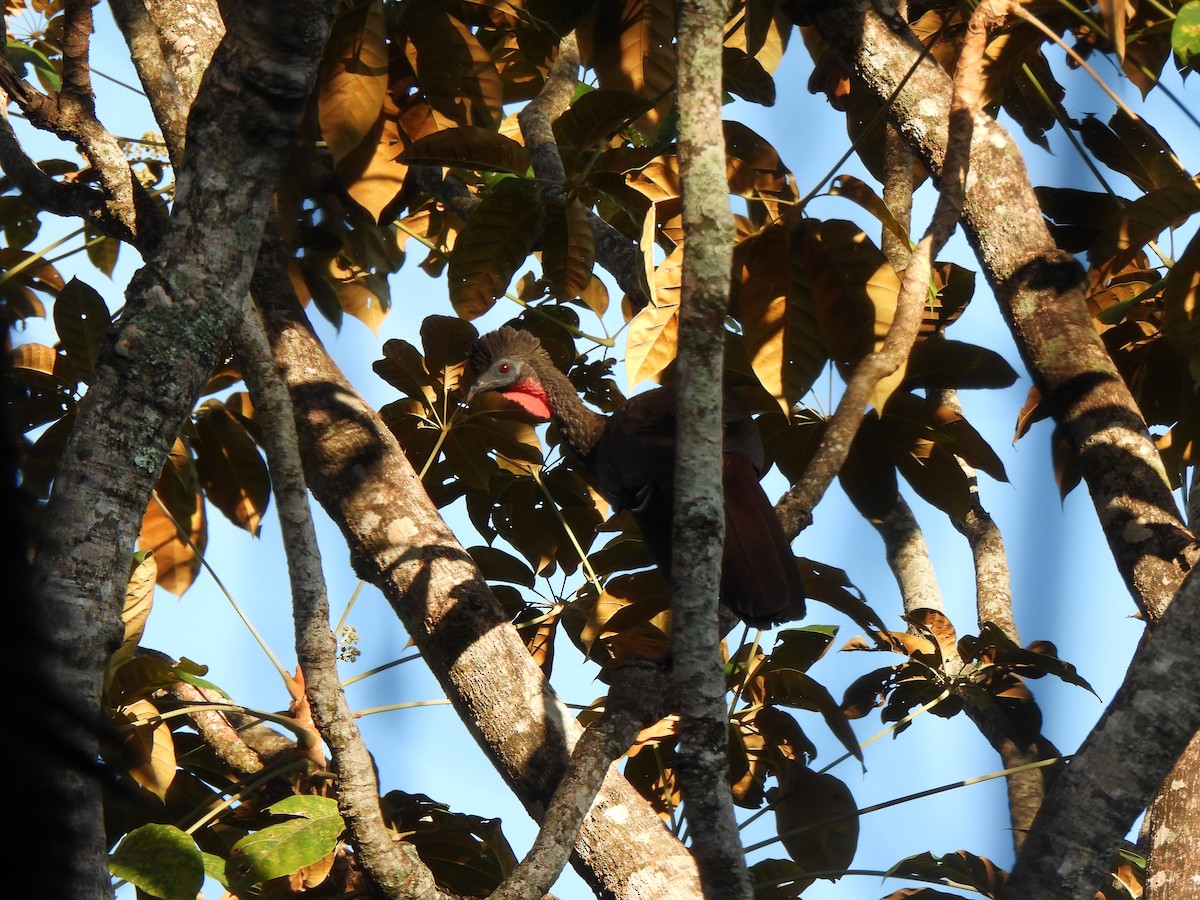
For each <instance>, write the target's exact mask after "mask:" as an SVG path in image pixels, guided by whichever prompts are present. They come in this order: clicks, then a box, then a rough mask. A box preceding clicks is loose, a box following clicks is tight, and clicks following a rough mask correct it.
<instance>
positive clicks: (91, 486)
mask: <svg viewBox="0 0 1200 900" xmlns="http://www.w3.org/2000/svg"><path fill="white" fill-rule="evenodd" d="M334 6H335V4H334V3H333V2H331V0H325V2H316V0H312V2H302V3H296V4H292V5H290V6H288V7H287V8H286V10H283V11H281V10H279V9H277V8H275V7H271V8H270V10H269V11H267V10H264V8H263V7H260V6H258V5H254V4H251V5H249V6H247V7H244V8H243V10H242V14H241V15H240V16H239V17H238V18H237V19H236V20H235V22H234V26H233V27H231V29H230V36H229V39H228V40H227V41H226V43H225V44H224V45H222V51H221V52H219V53H218V54H217V58H216V60H215V61H214V64H213V74H212V78H211V80H210V83H208V84H207V85H206V86H205V90H203V91H202V92H201V95H200V97H199V98H198V100H197V105H196V110H195V115H194V116H193V120H192V133H191V143H190V146H189V152H188V155H187V157H186V158H185V160H184V163H183V166H182V167H181V169H180V172H179V177H178V185H179V189H178V194H177V199H176V202H175V207H174V211H173V214H172V217H171V220H170V222H169V223H168V225H167V230H166V232H165V234H164V236H163V238H162V240H161V241H160V242H159V243H158V245H157V246H156V247H155V249H154V251H153V252H152V253H150V254H148V257H147V264H146V266H145V268H143V269H142V270H141V271H140V272H139V273H138V275H137V276H136V277H135V278H134V280H133V282H132V284H131V285H130V288H129V291H128V293H127V300H128V302H127V305H126V309H125V313H124V315H123V317H122V320H121V321H122V324H121V328H120V329H119V331H118V332H117V333H116V334H115V335H113V337H112V339H110V340H109V342H108V343H107V345H106V347H105V349H104V352H103V353H102V356H101V359H100V363H99V365H98V367H97V371H96V374H95V377H94V379H93V381H92V383H91V385H90V387H89V390H88V394H87V398H86V400H85V401H84V403H83V404H82V406H81V411H80V416H79V419H78V422H77V424H76V426H75V429H74V431H73V433H72V436H71V439H70V441H69V442H68V444H67V447H66V449H65V451H64V454H63V458H62V463H61V466H60V469H59V473H58V477H57V479H56V481H55V485H54V492H53V494H52V496H51V498H50V501H49V506H48V508H47V510H46V516H45V519H44V522H45V527H44V529H43V531H42V533H41V534H40V535H39V542H38V556H37V560H36V568H35V572H34V576H35V589H36V591H37V592H38V594H39V596H40V599H41V603H42V614H43V623H42V628H43V630H44V633H45V634H47V635H50V636H52V639H53V642H54V643H53V647H52V650H53V653H52V655H51V657H50V659H49V660H48V664H47V665H48V671H47V672H46V673H45V674H46V677H47V682H48V685H49V689H50V690H51V691H52V692H53V694H54V695H55V696H57V697H59V698H62V699H63V701H64V703H69V705H70V708H71V712H72V713H74V715H73V716H70V717H68V718H67V720H65V721H63V722H62V723H61V726H60V727H61V729H62V733H63V734H64V735H65V736H66V738H67V739H68V741H69V742H70V743H71V744H72V745H74V746H75V747H76V748H77V749H78V751H79V753H81V754H82V756H83V758H85V759H91V758H94V757H95V756H96V750H97V746H96V741H97V736H96V732H95V730H94V729H93V727H92V726H91V723H94V722H95V721H96V716H97V713H98V710H99V708H100V707H99V700H100V688H101V676H102V673H103V670H104V665H105V662H106V660H107V657H108V654H109V652H110V651H111V650H112V649H113V648H115V646H116V645H117V644H118V643H119V642H120V639H121V635H122V633H123V629H122V623H121V609H122V607H123V604H124V597H125V583H126V581H127V579H128V574H129V559H130V553H131V552H132V547H133V539H134V537H135V536H136V535H137V533H138V523H139V521H140V518H141V515H142V512H143V511H144V510H145V507H146V503H147V500H148V498H149V496H150V491H151V488H152V487H153V485H154V481H155V479H156V478H157V476H158V472H159V469H160V468H161V466H162V464H163V461H164V460H165V459H166V455H167V451H168V449H169V447H170V446H171V442H172V441H173V440H174V438H175V435H176V433H177V432H178V429H179V427H180V425H181V424H182V422H183V420H184V418H185V417H186V416H187V415H188V413H189V412H190V410H191V408H192V405H193V403H194V402H195V399H196V397H197V396H198V394H199V392H200V388H201V386H202V385H203V384H204V381H205V379H206V378H207V377H208V374H209V371H210V370H211V368H212V365H213V363H214V361H215V360H216V358H217V351H218V348H220V347H221V345H222V343H223V341H224V339H225V336H226V334H227V333H228V330H229V326H230V325H231V324H232V322H233V321H234V320H235V319H236V316H237V312H238V310H239V309H240V298H241V297H242V296H243V295H244V293H245V291H246V288H247V283H248V278H249V272H250V269H251V268H252V265H253V263H252V261H253V257H254V253H255V251H256V250H257V246H258V240H259V237H260V235H261V229H262V223H263V221H264V219H265V216H266V212H267V208H268V205H269V201H270V198H271V195H272V193H273V191H274V186H275V183H276V181H277V179H278V176H279V171H280V169H281V168H282V165H283V162H284V160H285V159H286V154H285V152H284V151H285V149H286V148H288V147H289V146H290V144H291V142H292V141H293V140H294V137H295V133H296V128H297V126H298V124H299V121H300V116H301V113H302V111H303V108H304V104H305V101H306V99H307V97H308V94H309V91H310V90H311V85H312V83H313V81H314V80H315V76H316V64H317V60H318V58H319V55H320V51H321V48H322V46H323V45H324V41H325V35H326V33H327V31H328V27H329V22H330V20H331V16H332V10H333V7H334ZM83 723H87V724H83ZM64 778H66V779H67V782H66V784H67V790H68V791H69V792H70V794H71V798H72V800H71V803H70V804H69V810H70V815H71V827H72V830H73V832H74V833H75V835H76V838H77V843H76V846H77V848H78V853H76V854H73V855H72V857H71V860H70V865H72V867H73V868H72V870H71V880H72V884H73V891H72V896H75V897H79V898H86V897H93V896H95V897H99V896H106V895H107V894H108V892H109V878H108V868H107V863H106V858H105V850H106V843H105V837H104V833H103V816H102V814H101V807H100V797H99V789H100V786H99V782H98V780H97V779H95V778H94V777H93V776H92V773H90V772H82V771H71V772H65V773H64Z"/></svg>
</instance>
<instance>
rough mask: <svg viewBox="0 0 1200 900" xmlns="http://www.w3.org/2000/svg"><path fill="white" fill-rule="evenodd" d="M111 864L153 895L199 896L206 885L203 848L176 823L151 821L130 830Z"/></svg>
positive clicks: (117, 874)
mask: <svg viewBox="0 0 1200 900" xmlns="http://www.w3.org/2000/svg"><path fill="white" fill-rule="evenodd" d="M108 868H109V871H110V872H112V874H113V875H114V876H115V877H117V878H123V879H124V880H126V881H128V882H129V883H130V884H133V885H135V886H136V887H137V888H138V891H139V893H144V894H145V895H147V896H150V897H169V898H185V897H186V898H191V897H197V896H199V894H200V889H201V888H202V887H203V886H204V860H203V856H202V854H201V852H200V849H199V848H198V847H197V846H196V841H195V840H194V839H193V838H192V836H191V835H190V834H188V833H187V832H185V831H180V830H179V829H178V828H176V827H175V826H174V825H159V824H156V823H151V824H149V825H142V826H141V827H140V828H135V829H134V830H132V831H130V832H129V833H128V834H127V835H125V837H123V838H121V843H119V844H118V845H117V846H116V848H115V849H114V850H113V852H112V855H110V856H109V858H108Z"/></svg>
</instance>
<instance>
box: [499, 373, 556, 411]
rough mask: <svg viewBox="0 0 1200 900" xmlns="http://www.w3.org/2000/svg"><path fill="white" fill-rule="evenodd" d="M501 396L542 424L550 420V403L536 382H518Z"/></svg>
mask: <svg viewBox="0 0 1200 900" xmlns="http://www.w3.org/2000/svg"><path fill="white" fill-rule="evenodd" d="M501 396H502V397H504V398H505V399H507V400H511V401H512V402H513V403H515V404H517V405H518V406H519V407H521V409H523V410H525V411H526V412H527V413H529V414H530V415H531V416H536V417H537V418H538V419H541V420H542V421H543V422H548V421H549V420H550V402H549V400H547V398H546V391H545V389H544V388H543V387H542V386H541V385H540V384H538V383H537V382H536V381H532V380H529V379H525V380H524V381H518V382H517V383H516V384H514V385H513V386H512V387H510V388H509V389H508V390H506V391H502V392H501Z"/></svg>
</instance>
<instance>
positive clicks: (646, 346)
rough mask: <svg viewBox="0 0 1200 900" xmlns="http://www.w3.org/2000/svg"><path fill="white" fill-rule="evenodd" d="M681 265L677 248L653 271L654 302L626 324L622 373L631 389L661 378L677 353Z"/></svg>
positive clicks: (680, 255) (680, 254) (679, 251)
mask: <svg viewBox="0 0 1200 900" xmlns="http://www.w3.org/2000/svg"><path fill="white" fill-rule="evenodd" d="M682 265H683V248H682V247H680V248H679V249H678V250H676V251H675V252H674V253H672V254H671V255H670V256H668V257H667V258H666V259H664V260H663V261H662V262H661V263H660V264H659V266H658V268H657V269H655V270H654V294H655V302H654V303H651V304H648V305H647V306H645V307H643V308H642V310H641V312H639V313H638V314H637V315H636V316H634V317H633V321H632V322H630V323H629V338H628V340H627V342H626V347H625V372H626V377H627V378H628V379H629V384H630V385H631V386H636V385H638V384H640V383H641V382H643V381H645V380H646V379H648V378H654V377H656V376H658V375H660V374H661V373H662V372H663V371H664V370H665V369H666V368H667V366H668V365H670V364H671V362H672V361H673V360H674V359H675V356H676V354H677V353H678V349H679V288H680V277H681V272H682Z"/></svg>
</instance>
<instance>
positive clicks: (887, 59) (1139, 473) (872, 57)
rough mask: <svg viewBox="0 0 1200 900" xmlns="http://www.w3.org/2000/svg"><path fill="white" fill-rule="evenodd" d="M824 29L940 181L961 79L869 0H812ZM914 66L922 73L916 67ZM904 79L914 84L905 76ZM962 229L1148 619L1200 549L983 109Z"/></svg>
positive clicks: (1076, 277)
mask: <svg viewBox="0 0 1200 900" xmlns="http://www.w3.org/2000/svg"><path fill="white" fill-rule="evenodd" d="M811 6H812V8H813V25H814V26H815V27H816V28H817V30H818V31H819V32H820V34H821V36H822V37H823V38H824V39H825V41H826V42H828V43H829V45H830V46H831V47H832V48H833V49H834V51H835V52H836V53H837V54H838V55H839V56H840V57H841V58H842V60H843V61H844V62H845V63H846V64H847V66H849V67H850V68H851V69H852V70H853V71H854V72H855V74H856V75H857V76H858V77H859V78H860V79H861V81H862V83H863V84H864V85H865V86H866V87H867V88H868V89H869V90H870V91H871V92H872V93H873V94H875V96H876V97H877V98H878V99H879V101H880V102H881V103H882V102H886V101H887V100H888V98H890V97H892V96H893V94H894V95H895V101H894V103H893V105H892V106H891V107H890V109H889V115H890V118H891V120H892V122H893V123H894V124H895V126H896V127H897V128H899V129H900V131H901V132H902V133H903V134H904V135H905V136H906V137H907V138H908V140H909V142H910V143H911V144H912V146H913V148H914V149H915V150H916V152H917V154H918V156H919V157H920V158H921V159H922V160H923V161H924V162H925V164H926V165H928V166H929V167H930V169H931V170H932V171H933V172H934V174H935V176H937V177H939V178H940V177H941V175H942V164H943V160H944V157H945V152H946V142H947V129H946V123H947V121H948V120H949V113H950V103H951V98H952V94H953V85H952V83H951V80H950V77H949V76H948V75H947V74H946V73H945V71H944V70H943V69H942V68H941V66H940V65H938V64H937V63H936V62H934V61H933V60H931V59H929V58H928V57H924V58H922V57H921V55H920V54H921V48H920V44H919V43H918V42H917V41H916V39H915V38H914V37H913V36H912V33H911V32H910V31H909V30H908V27H907V25H906V24H904V23H903V22H902V21H899V20H896V21H891V20H887V19H885V18H883V17H882V16H880V15H879V14H878V13H877V12H876V11H875V9H874V6H873V5H872V4H869V3H865V2H848V3H813V4H811ZM910 71H911V73H912V74H911V75H910V74H909V73H910ZM906 79H907V80H906ZM971 171H972V173H973V174H972V176H971V177H970V178H969V179H968V183H967V196H966V202H965V204H964V206H963V225H964V227H965V230H966V233H967V237H968V239H969V240H970V242H971V243H972V245H973V247H974V248H975V251H976V254H977V255H978V257H979V260H980V263H981V265H982V267H983V271H984V273H985V274H986V276H987V279H988V281H989V283H990V284H991V286H992V288H993V290H994V291H995V294H996V299H997V300H998V302H999V303H1000V307H1001V311H1002V312H1003V313H1004V315H1005V317H1006V319H1007V320H1008V323H1009V325H1010V327H1011V329H1012V332H1013V336H1014V337H1015V339H1016V343H1017V348H1018V349H1019V350H1020V352H1021V355H1022V358H1023V359H1024V360H1025V363H1026V365H1027V366H1028V368H1029V370H1030V372H1031V373H1032V375H1033V378H1034V381H1035V383H1036V384H1037V385H1038V387H1039V388H1040V389H1041V391H1042V396H1043V397H1044V398H1045V399H1046V401H1047V403H1048V404H1049V407H1050V409H1051V412H1052V414H1053V415H1054V418H1055V420H1056V421H1057V422H1058V423H1059V425H1060V426H1061V427H1062V429H1063V433H1064V434H1065V435H1066V436H1067V438H1068V439H1069V440H1070V442H1071V444H1072V446H1073V447H1074V448H1075V449H1076V452H1077V453H1078V464H1079V467H1080V470H1081V471H1082V473H1083V477H1084V479H1085V481H1086V482H1087V485H1088V488H1089V490H1090V491H1091V494H1092V500H1093V502H1094V504H1095V506H1096V511H1097V514H1098V515H1099V517H1100V523H1101V526H1102V527H1103V529H1104V533H1105V536H1106V537H1107V539H1108V543H1109V547H1110V548H1111V550H1112V552H1113V555H1114V558H1115V559H1116V561H1117V566H1118V568H1119V570H1120V571H1121V574H1122V576H1123V577H1124V578H1125V580H1126V583H1127V584H1128V585H1129V588H1130V591H1131V592H1132V593H1133V596H1134V598H1135V600H1136V601H1137V602H1138V605H1139V606H1140V607H1141V608H1142V610H1143V611H1144V612H1145V613H1146V614H1147V615H1148V616H1150V617H1152V618H1153V617H1156V616H1158V615H1159V614H1161V612H1162V610H1163V609H1164V608H1165V607H1166V604H1167V603H1168V602H1169V601H1170V598H1171V595H1172V594H1173V593H1174V591H1175V589H1176V588H1177V587H1178V585H1179V583H1180V581H1181V580H1182V578H1183V576H1184V575H1185V574H1186V573H1187V571H1188V570H1189V568H1190V565H1191V562H1192V561H1193V560H1194V559H1195V558H1196V556H1197V547H1196V545H1195V541H1194V539H1193V537H1192V535H1191V534H1190V533H1189V532H1188V531H1187V529H1186V528H1184V527H1183V526H1182V524H1181V523H1180V521H1179V515H1178V512H1177V509H1176V506H1175V501H1174V498H1173V497H1172V495H1171V492H1170V489H1169V487H1168V484H1167V479H1166V475H1165V473H1164V470H1163V468H1162V462H1161V460H1160V459H1159V456H1158V451H1157V449H1156V448H1155V446H1154V442H1153V440H1152V439H1151V438H1150V436H1149V434H1148V433H1147V430H1146V426H1145V422H1144V421H1143V419H1142V416H1141V413H1140V411H1139V410H1138V407H1137V404H1136V403H1135V402H1134V400H1133V397H1132V396H1131V395H1130V393H1129V390H1128V388H1127V387H1126V386H1125V383H1124V381H1123V380H1122V379H1121V376H1120V374H1119V373H1118V372H1117V370H1116V367H1115V366H1114V365H1113V362H1112V360H1111V359H1110V358H1109V356H1108V353H1107V351H1106V350H1105V348H1104V344H1103V342H1102V341H1101V340H1100V338H1099V336H1098V335H1097V333H1096V330H1095V328H1093V327H1092V323H1091V317H1090V316H1089V315H1088V312H1087V309H1086V307H1085V305H1084V298H1083V292H1082V286H1083V282H1082V278H1083V273H1082V270H1081V269H1080V267H1079V264H1078V263H1076V262H1075V260H1074V259H1073V258H1072V257H1071V256H1070V255H1069V254H1065V253H1061V252H1060V251H1059V250H1058V249H1057V248H1056V247H1055V246H1054V242H1053V240H1052V239H1051V237H1050V234H1049V231H1048V230H1047V228H1046V225H1045V221H1044V219H1043V216H1042V212H1041V208H1040V207H1039V206H1038V203H1037V198H1036V197H1035V196H1034V194H1033V190H1032V188H1031V187H1030V184H1029V178H1028V175H1027V173H1026V171H1025V168H1024V163H1023V160H1022V158H1021V154H1020V151H1019V150H1018V149H1017V147H1016V145H1015V144H1014V143H1013V141H1012V138H1011V137H1010V136H1009V135H1008V133H1007V132H1006V131H1005V130H1004V129H1003V128H1001V127H1000V126H999V125H997V124H996V123H995V122H994V121H993V120H991V119H990V118H989V117H987V116H985V115H981V116H980V117H979V119H978V122H977V127H976V129H975V134H974V137H973V140H972V146H971Z"/></svg>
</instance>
